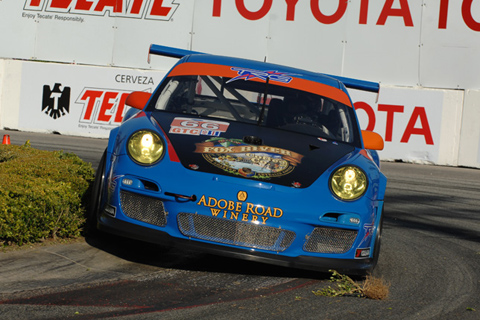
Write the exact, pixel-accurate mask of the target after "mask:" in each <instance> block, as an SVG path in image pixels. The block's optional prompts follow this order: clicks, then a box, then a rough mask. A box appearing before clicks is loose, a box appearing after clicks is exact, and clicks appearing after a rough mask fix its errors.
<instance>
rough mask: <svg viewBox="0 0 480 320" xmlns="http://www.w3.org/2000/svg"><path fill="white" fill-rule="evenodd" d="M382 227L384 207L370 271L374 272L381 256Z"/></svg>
mask: <svg viewBox="0 0 480 320" xmlns="http://www.w3.org/2000/svg"><path fill="white" fill-rule="evenodd" d="M382 229H383V208H382V214H381V216H380V223H379V224H378V230H377V234H376V237H375V246H374V248H373V265H372V268H371V270H370V273H372V272H373V270H374V269H375V266H376V265H377V263H378V257H379V256H380V246H381V243H382Z"/></svg>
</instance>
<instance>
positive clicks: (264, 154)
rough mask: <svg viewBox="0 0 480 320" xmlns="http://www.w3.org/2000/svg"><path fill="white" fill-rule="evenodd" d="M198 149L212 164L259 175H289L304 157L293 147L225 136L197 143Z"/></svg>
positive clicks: (257, 177)
mask: <svg viewBox="0 0 480 320" xmlns="http://www.w3.org/2000/svg"><path fill="white" fill-rule="evenodd" d="M195 153H201V154H202V155H203V157H204V158H205V159H206V160H207V161H208V162H209V163H210V164H212V165H214V166H216V167H218V168H220V169H222V170H224V171H226V172H228V173H231V174H234V175H241V176H244V177H249V178H255V179H270V178H272V177H280V176H284V175H287V174H289V173H291V172H292V171H293V170H294V169H295V167H296V166H297V165H298V164H300V163H301V161H302V158H303V155H301V154H298V153H295V152H293V151H290V150H286V149H282V148H276V147H270V146H264V145H260V146H259V145H250V144H246V143H244V142H243V141H242V140H241V139H224V138H212V139H209V140H206V141H204V142H201V143H197V144H196V150H195Z"/></svg>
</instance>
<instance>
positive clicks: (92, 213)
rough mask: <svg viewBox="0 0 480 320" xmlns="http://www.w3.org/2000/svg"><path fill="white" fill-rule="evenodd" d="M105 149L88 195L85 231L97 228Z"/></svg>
mask: <svg viewBox="0 0 480 320" xmlns="http://www.w3.org/2000/svg"><path fill="white" fill-rule="evenodd" d="M106 158H107V150H105V151H104V152H103V155H102V158H101V159H100V163H99V165H98V168H97V172H96V174H95V181H94V183H93V188H92V194H91V197H90V206H89V210H88V214H87V222H86V227H87V232H93V231H95V230H96V229H97V223H98V217H99V214H100V209H101V206H102V200H103V193H104V186H105V167H106Z"/></svg>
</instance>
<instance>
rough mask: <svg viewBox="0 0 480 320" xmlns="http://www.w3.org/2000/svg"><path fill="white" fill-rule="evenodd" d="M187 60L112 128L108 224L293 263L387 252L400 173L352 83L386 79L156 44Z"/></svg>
mask: <svg viewBox="0 0 480 320" xmlns="http://www.w3.org/2000/svg"><path fill="white" fill-rule="evenodd" d="M150 53H151V54H157V55H163V56H168V57H174V58H178V59H179V61H178V63H177V64H176V65H175V66H174V67H173V68H172V69H171V70H170V71H169V72H168V73H167V75H166V77H165V78H164V79H163V81H162V82H161V83H160V84H159V86H158V87H157V88H156V90H155V91H154V92H153V94H150V93H146V92H133V93H132V94H130V96H129V97H128V99H127V104H128V105H129V106H131V107H132V108H131V109H130V110H129V111H128V112H127V114H126V115H125V118H124V121H123V123H122V124H121V126H120V127H118V128H116V129H113V130H112V131H111V133H110V138H109V142H108V147H107V149H106V151H105V153H104V155H103V157H102V159H101V162H100V165H99V167H98V170H97V175H96V179H95V184H94V197H93V200H92V208H93V209H92V210H91V213H90V214H91V216H90V217H89V220H90V221H93V224H94V225H95V226H96V227H98V228H99V229H100V230H104V231H108V232H112V233H115V234H119V235H121V236H125V237H131V238H135V239H139V240H144V241H148V242H154V243H160V244H164V245H165V244H168V245H177V246H188V247H190V248H192V247H193V248H196V249H198V250H202V252H209V253H214V254H220V255H227V256H233V257H237V258H243V259H247V260H254V261H260V262H266V263H272V264H277V265H282V266H287V267H294V268H302V269H311V270H317V271H326V270H329V269H336V270H337V271H339V272H345V273H349V274H365V273H367V272H370V271H372V270H373V268H374V267H375V265H376V264H377V260H378V256H379V251H380V240H381V231H382V217H383V200H384V195H385V188H386V183H387V182H386V178H385V176H384V175H383V174H382V173H381V172H380V169H379V167H380V163H379V158H378V155H377V153H376V151H374V150H381V149H383V139H382V138H381V137H380V136H379V135H378V134H376V133H373V132H368V131H361V130H360V128H359V124H358V120H357V116H356V113H355V109H354V108H353V104H352V101H351V99H350V97H349V95H348V92H347V90H346V88H345V86H347V87H352V88H355V89H360V90H368V91H377V92H378V89H379V86H378V84H377V83H371V82H365V81H360V80H355V79H349V78H341V77H335V76H327V75H323V74H319V73H315V72H309V71H305V70H300V69H294V68H290V67H285V66H281V65H274V64H269V63H265V62H257V61H251V60H245V59H239V58H231V57H223V56H215V55H210V54H204V53H198V52H193V51H187V50H181V49H176V48H169V47H164V46H158V45H152V46H151V48H150Z"/></svg>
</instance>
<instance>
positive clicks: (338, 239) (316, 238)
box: [303, 228, 357, 253]
mask: <svg viewBox="0 0 480 320" xmlns="http://www.w3.org/2000/svg"><path fill="white" fill-rule="evenodd" d="M356 237H357V231H355V230H345V229H330V228H315V229H314V230H313V232H312V235H311V236H310V237H309V238H308V241H307V243H305V247H304V248H303V249H304V250H305V251H308V252H318V253H345V252H347V251H348V250H349V249H350V248H351V247H352V245H353V242H354V241H355V238H356Z"/></svg>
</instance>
